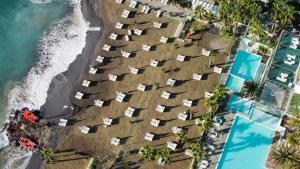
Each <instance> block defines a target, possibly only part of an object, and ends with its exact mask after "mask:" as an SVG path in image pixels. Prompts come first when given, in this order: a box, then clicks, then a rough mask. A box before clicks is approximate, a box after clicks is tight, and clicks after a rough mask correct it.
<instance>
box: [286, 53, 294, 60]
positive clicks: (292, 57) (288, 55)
mask: <svg viewBox="0 0 300 169" xmlns="http://www.w3.org/2000/svg"><path fill="white" fill-rule="evenodd" d="M286 56H287V57H288V58H290V59H294V60H295V59H296V55H291V54H287V55H286Z"/></svg>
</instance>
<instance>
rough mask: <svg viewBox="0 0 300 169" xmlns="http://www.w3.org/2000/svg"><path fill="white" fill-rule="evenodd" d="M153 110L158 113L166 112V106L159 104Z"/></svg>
mask: <svg viewBox="0 0 300 169" xmlns="http://www.w3.org/2000/svg"><path fill="white" fill-rule="evenodd" d="M155 110H156V111H157V112H159V113H163V112H164V111H165V110H166V106H164V105H161V104H159V105H157V106H156V108H155Z"/></svg>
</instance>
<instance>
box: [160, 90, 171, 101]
mask: <svg viewBox="0 0 300 169" xmlns="http://www.w3.org/2000/svg"><path fill="white" fill-rule="evenodd" d="M161 97H162V98H165V99H169V98H170V97H171V93H170V92H167V91H163V92H162V94H161Z"/></svg>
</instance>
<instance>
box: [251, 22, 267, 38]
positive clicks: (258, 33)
mask: <svg viewBox="0 0 300 169" xmlns="http://www.w3.org/2000/svg"><path fill="white" fill-rule="evenodd" d="M248 31H249V33H251V34H253V35H254V36H255V37H258V38H259V39H265V38H267V37H268V34H267V32H266V31H265V29H264V27H263V24H262V23H261V21H259V20H257V19H256V20H254V21H252V22H251V24H250V26H249V30H248Z"/></svg>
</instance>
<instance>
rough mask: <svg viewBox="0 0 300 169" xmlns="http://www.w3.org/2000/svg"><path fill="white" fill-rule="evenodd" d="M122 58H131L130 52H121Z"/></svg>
mask: <svg viewBox="0 0 300 169" xmlns="http://www.w3.org/2000/svg"><path fill="white" fill-rule="evenodd" d="M121 54H122V57H124V58H129V57H130V56H131V52H128V51H123V50H121Z"/></svg>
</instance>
